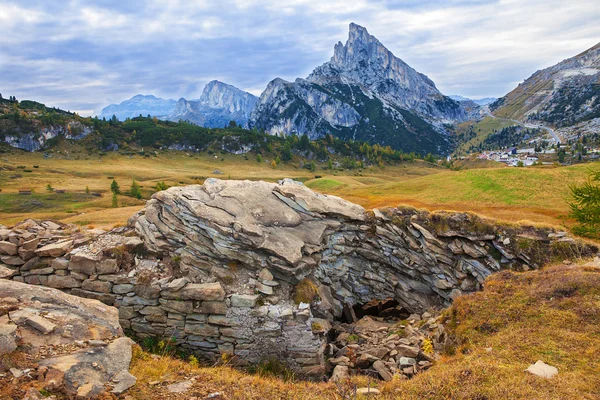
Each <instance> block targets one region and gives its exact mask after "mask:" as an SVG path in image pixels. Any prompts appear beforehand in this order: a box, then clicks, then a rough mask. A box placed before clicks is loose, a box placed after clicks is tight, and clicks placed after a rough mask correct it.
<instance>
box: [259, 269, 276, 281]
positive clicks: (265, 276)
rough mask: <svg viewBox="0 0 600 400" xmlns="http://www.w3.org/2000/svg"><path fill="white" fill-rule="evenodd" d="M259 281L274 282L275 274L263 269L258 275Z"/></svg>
mask: <svg viewBox="0 0 600 400" xmlns="http://www.w3.org/2000/svg"><path fill="white" fill-rule="evenodd" d="M258 279H260V280H261V281H272V280H273V274H272V273H271V271H269V270H268V269H267V268H263V269H262V270H261V271H260V272H259V274H258Z"/></svg>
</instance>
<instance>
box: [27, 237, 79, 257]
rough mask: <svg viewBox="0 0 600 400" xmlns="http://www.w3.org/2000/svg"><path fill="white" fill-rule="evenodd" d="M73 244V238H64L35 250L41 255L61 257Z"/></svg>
mask: <svg viewBox="0 0 600 400" xmlns="http://www.w3.org/2000/svg"><path fill="white" fill-rule="evenodd" d="M72 245H73V241H72V240H63V241H61V242H56V243H51V244H47V245H46V246H43V247H40V248H39V249H37V250H36V251H35V254H37V255H38V256H40V257H60V256H62V255H64V254H66V253H67V252H68V251H69V250H70V249H71V246H72Z"/></svg>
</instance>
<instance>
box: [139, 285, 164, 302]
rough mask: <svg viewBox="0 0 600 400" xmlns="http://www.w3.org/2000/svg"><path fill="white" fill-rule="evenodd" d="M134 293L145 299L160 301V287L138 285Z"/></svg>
mask: <svg viewBox="0 0 600 400" xmlns="http://www.w3.org/2000/svg"><path fill="white" fill-rule="evenodd" d="M134 292H135V294H137V295H138V296H140V297H141V298H144V299H158V298H159V296H160V287H158V286H156V285H139V284H138V285H136V286H135V287H134Z"/></svg>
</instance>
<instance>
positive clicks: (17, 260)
mask: <svg viewBox="0 0 600 400" xmlns="http://www.w3.org/2000/svg"><path fill="white" fill-rule="evenodd" d="M0 261H2V262H3V263H5V264H8V265H14V266H19V265H23V264H25V260H23V259H22V258H21V257H17V256H2V257H0Z"/></svg>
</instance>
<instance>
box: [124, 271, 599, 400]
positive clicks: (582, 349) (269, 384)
mask: <svg viewBox="0 0 600 400" xmlns="http://www.w3.org/2000/svg"><path fill="white" fill-rule="evenodd" d="M447 318H448V325H447V326H448V328H449V329H451V330H452V331H453V332H454V334H455V335H456V339H457V342H458V343H459V346H458V348H457V351H456V354H455V355H447V356H445V357H444V358H443V359H442V360H440V361H439V362H437V363H436V364H435V365H434V366H433V367H432V368H431V369H430V370H428V371H427V372H424V373H422V374H420V375H418V376H417V377H416V378H414V379H411V380H408V381H401V380H394V381H392V382H387V383H384V382H379V381H377V382H374V381H369V380H368V379H367V378H365V377H354V378H352V380H351V381H350V382H348V383H346V385H353V384H356V385H358V386H359V387H363V386H366V385H368V384H371V385H372V386H374V387H377V388H379V389H380V390H381V391H382V394H381V396H379V397H377V398H380V399H487V400H494V399H499V400H500V399H502V400H503V399H557V400H558V399H599V398H600V363H599V362H598V357H597V355H598V354H599V352H600V268H598V267H582V266H553V267H548V268H546V269H544V270H541V271H534V272H525V273H513V272H510V271H505V272H501V273H499V274H496V275H493V276H491V277H490V278H489V279H488V280H487V281H486V284H485V290H484V291H482V292H479V293H475V294H472V295H468V296H463V297H460V298H459V299H458V300H457V301H456V302H455V304H454V305H453V306H452V307H451V308H450V309H449V310H448V311H447ZM537 360H543V361H544V362H546V363H548V364H550V365H554V366H556V367H557V368H558V370H559V374H558V375H557V376H556V377H554V378H552V379H550V380H547V379H543V378H539V377H536V376H533V375H530V374H528V373H526V372H524V370H525V369H526V368H527V366H528V365H529V364H532V363H535V362H536V361H537ZM132 373H133V374H134V375H136V376H137V377H138V384H137V385H136V387H134V388H133V389H132V391H131V392H130V395H132V396H133V397H134V398H135V399H144V400H154V399H183V398H189V397H191V396H197V397H198V398H205V396H207V395H208V394H210V393H215V392H219V393H221V394H222V397H221V399H290V400H291V399H294V400H295V399H298V400H300V399H328V400H329V399H341V398H342V397H341V396H340V391H339V390H338V388H337V387H336V386H335V385H333V384H331V383H308V382H284V381H282V380H279V379H276V378H265V377H260V376H257V375H249V374H246V373H243V372H240V371H237V370H234V369H232V368H229V367H215V368H193V367H191V366H190V364H189V363H186V362H183V361H179V360H174V359H172V358H168V357H163V358H160V359H157V360H153V359H151V358H150V357H149V356H148V355H147V353H143V352H141V351H136V355H135V357H134V361H133V368H132ZM190 377H193V378H194V379H195V381H194V382H195V383H194V385H193V387H192V389H190V391H189V392H187V393H186V394H185V395H183V396H182V395H174V394H168V393H167V391H166V390H165V387H164V386H165V385H167V384H168V383H172V382H175V381H181V380H185V379H189V378H190ZM152 381H160V382H161V383H160V384H158V385H149V383H150V382H152Z"/></svg>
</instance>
